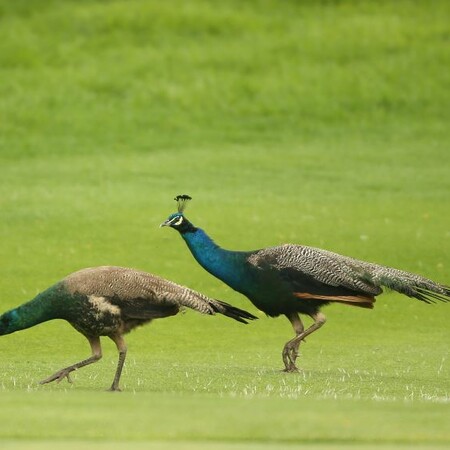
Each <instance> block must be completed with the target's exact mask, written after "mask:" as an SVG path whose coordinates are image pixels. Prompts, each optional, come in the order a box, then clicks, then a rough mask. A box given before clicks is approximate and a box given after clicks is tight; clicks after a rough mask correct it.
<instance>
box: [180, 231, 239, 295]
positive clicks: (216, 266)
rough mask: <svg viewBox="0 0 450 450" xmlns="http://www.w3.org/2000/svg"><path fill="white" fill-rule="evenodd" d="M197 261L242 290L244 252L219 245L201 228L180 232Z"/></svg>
mask: <svg viewBox="0 0 450 450" xmlns="http://www.w3.org/2000/svg"><path fill="white" fill-rule="evenodd" d="M181 236H182V237H183V239H184V240H185V241H186V244H187V246H188V247H189V250H190V251H191V253H192V254H193V256H194V258H195V259H196V260H197V261H198V263H199V264H200V265H201V266H202V267H203V268H204V269H206V270H207V271H208V272H209V273H211V274H212V275H214V276H215V277H217V278H219V279H220V280H222V281H223V282H224V283H226V284H228V285H229V286H230V287H232V288H233V289H235V290H236V291H239V292H243V290H244V286H243V282H244V280H245V276H244V275H245V274H244V270H245V265H244V264H243V263H244V261H245V258H246V257H247V253H246V252H235V251H230V250H225V249H223V248H221V247H219V246H218V245H217V244H216V243H215V242H214V241H213V240H212V239H211V238H210V237H209V236H208V235H207V234H206V233H205V232H204V231H203V230H202V229H201V228H195V229H194V230H193V231H188V232H185V233H181Z"/></svg>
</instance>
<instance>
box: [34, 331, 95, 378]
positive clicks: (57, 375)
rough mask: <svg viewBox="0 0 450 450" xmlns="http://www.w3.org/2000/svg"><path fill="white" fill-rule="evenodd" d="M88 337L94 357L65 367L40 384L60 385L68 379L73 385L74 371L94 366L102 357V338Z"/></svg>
mask: <svg viewBox="0 0 450 450" xmlns="http://www.w3.org/2000/svg"><path fill="white" fill-rule="evenodd" d="M86 337H87V340H88V341H89V344H90V345H91V349H92V356H91V357H90V358H87V359H84V360H83V361H80V362H78V363H76V364H73V365H72V366H68V367H65V368H64V369H61V370H58V372H55V373H54V374H53V375H51V376H50V377H48V378H46V379H45V380H42V381H40V382H39V384H47V383H51V382H52V381H56V382H57V383H59V382H60V381H61V380H63V379H64V378H67V381H68V382H69V383H72V380H71V379H70V376H69V374H70V372H73V371H74V370H77V369H79V368H80V367H84V366H87V365H88V364H92V363H95V362H97V361H98V360H99V359H100V358H101V357H102V347H101V344H100V338H99V337H98V336H95V337H88V336H86Z"/></svg>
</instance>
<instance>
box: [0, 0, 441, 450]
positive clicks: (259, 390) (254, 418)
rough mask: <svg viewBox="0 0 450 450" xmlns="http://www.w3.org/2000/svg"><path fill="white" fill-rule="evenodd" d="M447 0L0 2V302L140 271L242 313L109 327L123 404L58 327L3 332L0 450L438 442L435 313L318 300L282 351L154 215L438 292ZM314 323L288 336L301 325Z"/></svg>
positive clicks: (282, 329)
mask: <svg viewBox="0 0 450 450" xmlns="http://www.w3.org/2000/svg"><path fill="white" fill-rule="evenodd" d="M449 13H450V7H449V6H448V3H447V2H444V1H432V2H425V1H398V2H389V1H376V2H357V1H336V2H333V1H330V2H295V1H286V2H275V1H270V0H266V1H262V0H261V1H252V2H239V1H230V0H227V1H222V2H220V3H217V2H213V1H206V0H205V1H192V2H184V1H173V2H156V1H129V2H125V1H111V2H103V1H64V2H61V1H40V2H30V1H18V0H16V1H14V2H10V1H6V0H0V175H1V176H0V217H1V220H0V241H1V245H0V270H1V275H2V276H1V277H0V309H1V311H5V310H7V309H10V308H12V307H14V306H16V305H18V304H20V303H22V302H25V301H27V300H29V299H31V298H32V297H34V295H36V294H37V293H38V292H40V291H41V290H43V289H45V288H46V287H48V286H49V285H51V284H52V283H54V282H56V281H57V280H59V279H61V278H62V277H64V276H65V275H67V274H68V273H70V272H73V271H75V270H78V269H80V268H82V267H92V266H96V265H121V266H127V267H135V268H138V269H142V270H147V271H150V272H153V273H156V274H159V275H161V276H164V277H166V278H168V279H171V280H174V281H176V282H178V283H181V284H185V285H187V286H189V287H192V288H194V289H196V290H199V291H201V292H204V293H205V294H207V295H209V296H212V297H215V298H219V299H221V300H224V301H227V302H229V303H232V304H234V305H236V306H238V307H240V308H244V309H247V310H249V311H251V312H252V313H254V314H256V315H257V316H258V317H259V320H258V321H255V322H254V323H251V324H249V325H247V326H244V325H242V324H239V323H237V322H235V321H232V320H230V319H228V318H225V317H220V316H216V317H210V316H208V317H206V316H201V315H200V314H196V313H195V312H193V311H187V312H186V313H185V314H181V315H179V316H176V317H172V318H168V319H164V320H160V321H155V322H153V323H152V324H150V325H148V326H145V327H142V328H139V329H137V330H136V331H134V332H132V333H131V334H129V335H128V336H127V338H126V339H127V343H128V348H129V351H128V356H127V362H126V366H125V369H124V373H123V376H122V381H121V385H122V388H123V392H121V393H113V394H111V393H109V392H105V390H106V388H107V387H108V386H109V385H110V383H111V381H112V378H113V375H114V370H115V366H116V362H117V354H116V350H115V348H114V345H113V343H112V342H110V341H108V340H106V339H104V346H103V347H104V358H103V359H102V360H101V361H100V362H98V363H97V364H94V365H92V366H90V367H86V368H83V369H81V370H80V371H78V372H76V373H75V374H74V376H73V380H74V383H73V384H68V383H67V382H66V381H65V380H64V381H63V382H61V383H60V384H54V385H53V384H50V385H45V386H41V385H39V384H38V382H39V380H41V379H43V378H46V377H47V376H48V375H50V374H51V373H53V372H54V371H56V370H57V369H60V368H61V367H64V366H66V365H69V364H71V363H74V362H76V361H79V360H81V359H84V358H86V357H87V356H88V355H89V346H88V344H87V341H86V340H85V338H83V336H81V335H80V334H78V333H77V332H76V331H75V330H73V329H72V328H71V326H70V325H68V324H67V323H65V322H60V321H53V322H48V323H45V324H42V325H40V326H37V327H34V328H31V329H29V330H24V331H21V332H18V333H16V334H12V335H8V336H2V337H0V361H1V363H0V405H1V407H0V444H1V447H2V448H5V449H21V448H30V449H31V448H33V449H40V448H46V449H47V448H61V447H62V446H64V448H67V449H71V448H95V449H101V448H108V449H114V448H116V447H117V448H123V447H124V446H125V447H126V448H131V449H141V448H151V449H162V450H165V449H169V448H174V447H175V446H176V448H181V449H194V448H195V449H203V448H205V449H206V448H208V449H216V450H228V449H234V450H236V449H241V448H242V449H246V450H252V449H260V448H261V449H267V450H275V449H276V450H278V449H285V448H288V449H289V448H295V447H297V446H300V445H301V448H304V449H309V448H314V449H326V450H327V449H337V448H339V449H340V448H344V447H349V448H365V449H372V448H394V449H406V448H417V449H419V448H435V449H440V448H448V446H449V445H450V431H449V427H448V424H449V422H450V361H449V342H450V330H449V326H448V323H449V320H450V305H449V304H436V305H426V304H423V303H421V302H419V301H417V300H414V299H409V298H406V297H403V296H400V295H398V294H395V293H386V294H385V295H383V296H381V297H379V298H378V299H377V303H376V306H375V309H374V310H373V311H366V310H360V309H357V308H351V307H346V306H342V305H340V306H339V305H335V306H330V307H327V308H326V309H324V313H325V314H326V316H327V318H328V322H327V323H326V325H325V326H324V327H323V328H322V329H321V330H320V331H319V332H317V333H316V334H314V335H313V336H311V337H310V338H308V339H307V342H306V343H304V344H302V346H301V356H300V362H299V365H300V366H301V368H302V371H301V372H300V373H298V374H285V373H283V372H281V371H280V369H281V368H282V361H281V349H282V347H283V345H284V343H285V342H286V341H287V340H288V339H290V338H291V337H292V336H293V331H292V329H291V326H290V324H289V322H288V321H287V320H286V319H285V318H282V317H281V318H278V319H270V318H267V317H265V316H264V314H263V313H261V312H259V311H258V310H256V309H255V308H254V307H253V305H251V303H250V302H249V301H248V300H247V299H246V298H244V297H243V296H241V295H239V294H238V293H236V292H234V291H232V290H231V289H229V288H228V287H227V286H225V285H224V284H222V283H221V282H220V281H219V280H217V279H215V278H213V277H212V276H211V275H209V274H208V273H207V272H205V271H204V270H203V269H202V268H201V267H199V266H198V264H197V263H196V262H195V261H194V259H193V258H192V256H191V255H190V253H189V251H188V249H187V247H186V246H185V244H184V242H183V241H182V239H180V237H179V236H178V234H177V233H176V232H174V231H173V230H170V229H160V228H159V224H160V223H161V222H163V221H164V220H165V219H166V218H167V216H168V215H169V214H170V213H172V212H174V211H175V207H176V205H175V202H174V201H173V197H174V196H175V195H177V194H182V193H187V194H190V195H191V196H192V197H193V201H192V202H191V204H190V205H189V208H188V209H187V211H186V216H187V217H188V218H189V219H190V220H191V221H192V222H193V223H194V224H195V225H197V226H200V227H202V228H204V229H205V230H206V231H207V232H208V233H209V234H210V235H211V236H212V237H213V238H214V239H215V240H216V242H217V243H218V244H220V245H221V246H223V247H225V248H229V249H236V250H247V249H255V248H261V247H265V246H271V245H277V244H280V243H284V242H292V243H302V244H306V245H312V246H316V247H321V248H325V249H328V250H333V251H336V252H339V253H342V254H346V255H351V256H354V257H357V258H360V259H364V260H368V261H374V262H378V263H382V264H385V265H389V266H394V267H398V268H403V269H405V270H410V271H413V272H417V273H421V274H423V275H425V276H428V277H430V278H432V279H434V280H436V281H439V282H442V283H444V284H447V285H448V284H450V261H449V250H450V227H449V223H450V212H449V204H450V178H449V176H448V174H449V167H450V154H449V151H448V148H449V144H450V131H449V129H448V123H449V111H448V104H449V94H448V89H447V87H448V84H449V72H448V70H446V68H447V67H448V66H449V55H448V51H447V48H448V34H449V26H448V19H447V18H448V16H449ZM305 321H306V322H307V323H308V324H309V323H310V322H309V321H308V319H306V320H305Z"/></svg>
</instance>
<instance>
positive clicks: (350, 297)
mask: <svg viewBox="0 0 450 450" xmlns="http://www.w3.org/2000/svg"><path fill="white" fill-rule="evenodd" d="M179 199H182V201H183V204H182V207H179V211H178V213H175V214H171V215H170V216H169V218H168V219H167V220H166V221H165V222H164V223H163V224H162V226H169V227H171V228H174V229H176V230H177V231H178V232H179V233H180V234H181V236H182V238H183V239H184V240H185V242H186V244H187V246H188V247H189V250H190V251H191V253H192V254H193V256H194V258H195V259H196V260H197V261H198V262H199V264H200V265H201V266H202V267H204V268H205V269H206V270H207V271H208V272H209V273H211V274H212V275H214V276H215V277H217V278H219V279H220V280H222V281H223V282H225V283H226V284H227V285H229V286H230V287H232V288H233V289H235V290H236V291H238V292H240V293H242V294H244V295H245V296H247V297H248V298H249V299H250V300H251V301H252V303H253V304H254V305H255V306H256V307H257V308H259V309H260V310H261V311H263V312H265V313H266V314H267V315H269V316H273V317H276V316H279V315H282V314H283V315H285V316H286V317H287V318H288V319H289V320H290V322H291V324H292V326H293V328H294V331H295V333H296V336H295V337H294V338H293V339H291V340H290V341H288V342H287V343H286V345H285V347H284V349H283V361H284V364H285V370H286V371H288V372H292V371H296V370H297V368H296V365H295V361H296V358H297V356H298V348H299V345H300V342H301V341H302V340H304V338H305V337H306V336H308V335H310V334H311V333H313V332H314V331H315V330H317V329H318V328H320V327H321V326H322V325H323V324H324V323H325V316H324V315H323V314H322V313H321V312H320V309H321V307H322V306H324V305H326V304H328V303H330V302H338V303H343V304H347V305H352V306H358V307H361V308H373V306H374V303H375V297H376V296H377V295H379V294H381V293H382V292H383V291H382V287H387V288H389V289H393V290H395V291H397V292H400V293H402V294H405V295H407V296H409V297H414V298H417V299H418V300H421V301H423V302H425V303H432V302H434V301H436V300H440V301H444V302H447V301H449V300H450V289H449V288H448V287H446V286H444V285H441V284H438V283H435V282H434V281H432V280H429V279H427V278H424V277H422V276H420V275H416V274H412V273H408V272H404V271H401V270H398V269H394V268H390V267H385V266H381V265H378V264H373V263H368V262H365V261H359V260H356V259H354V258H350V257H347V256H342V255H339V254H337V253H333V252H329V251H326V250H321V249H317V248H313V247H307V246H302V245H293V244H284V245H281V246H277V247H271V248H265V249H260V250H253V251H247V252H242V251H230V250H225V249H223V248H221V247H219V246H218V245H217V244H216V243H215V242H214V241H213V240H212V239H211V238H210V237H209V236H208V235H207V234H206V233H205V232H204V231H203V230H202V229H200V228H197V227H195V226H194V225H193V224H192V223H191V222H190V221H189V220H188V219H187V218H186V217H185V216H184V215H183V210H184V208H185V207H186V201H187V200H189V199H190V197H189V196H185V195H184V196H178V197H176V200H177V201H179ZM299 313H301V314H307V315H309V316H310V317H311V318H312V319H313V320H314V323H313V324H312V325H311V326H310V327H309V328H308V329H306V330H305V329H304V327H303V324H302V322H301V320H300V317H299Z"/></svg>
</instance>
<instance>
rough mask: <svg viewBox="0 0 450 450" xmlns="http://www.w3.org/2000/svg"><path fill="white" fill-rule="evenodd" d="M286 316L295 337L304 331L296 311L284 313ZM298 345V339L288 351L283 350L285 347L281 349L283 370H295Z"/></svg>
mask: <svg viewBox="0 0 450 450" xmlns="http://www.w3.org/2000/svg"><path fill="white" fill-rule="evenodd" d="M286 317H287V318H288V319H289V322H291V324H292V328H294V331H295V337H297V336H299V335H300V334H302V333H303V332H304V331H305V327H304V326H303V323H302V321H301V319H300V316H299V315H298V313H296V312H292V313H290V314H286ZM294 339H295V338H294ZM289 342H290V341H289ZM286 345H287V344H286ZM299 346H300V341H298V343H297V346H296V347H295V348H293V349H292V350H291V351H290V352H288V351H285V349H283V354H282V355H283V362H284V366H285V368H284V369H283V370H284V372H294V371H295V370H296V367H295V360H296V359H297V356H298V348H299ZM285 347H286V346H285Z"/></svg>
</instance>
